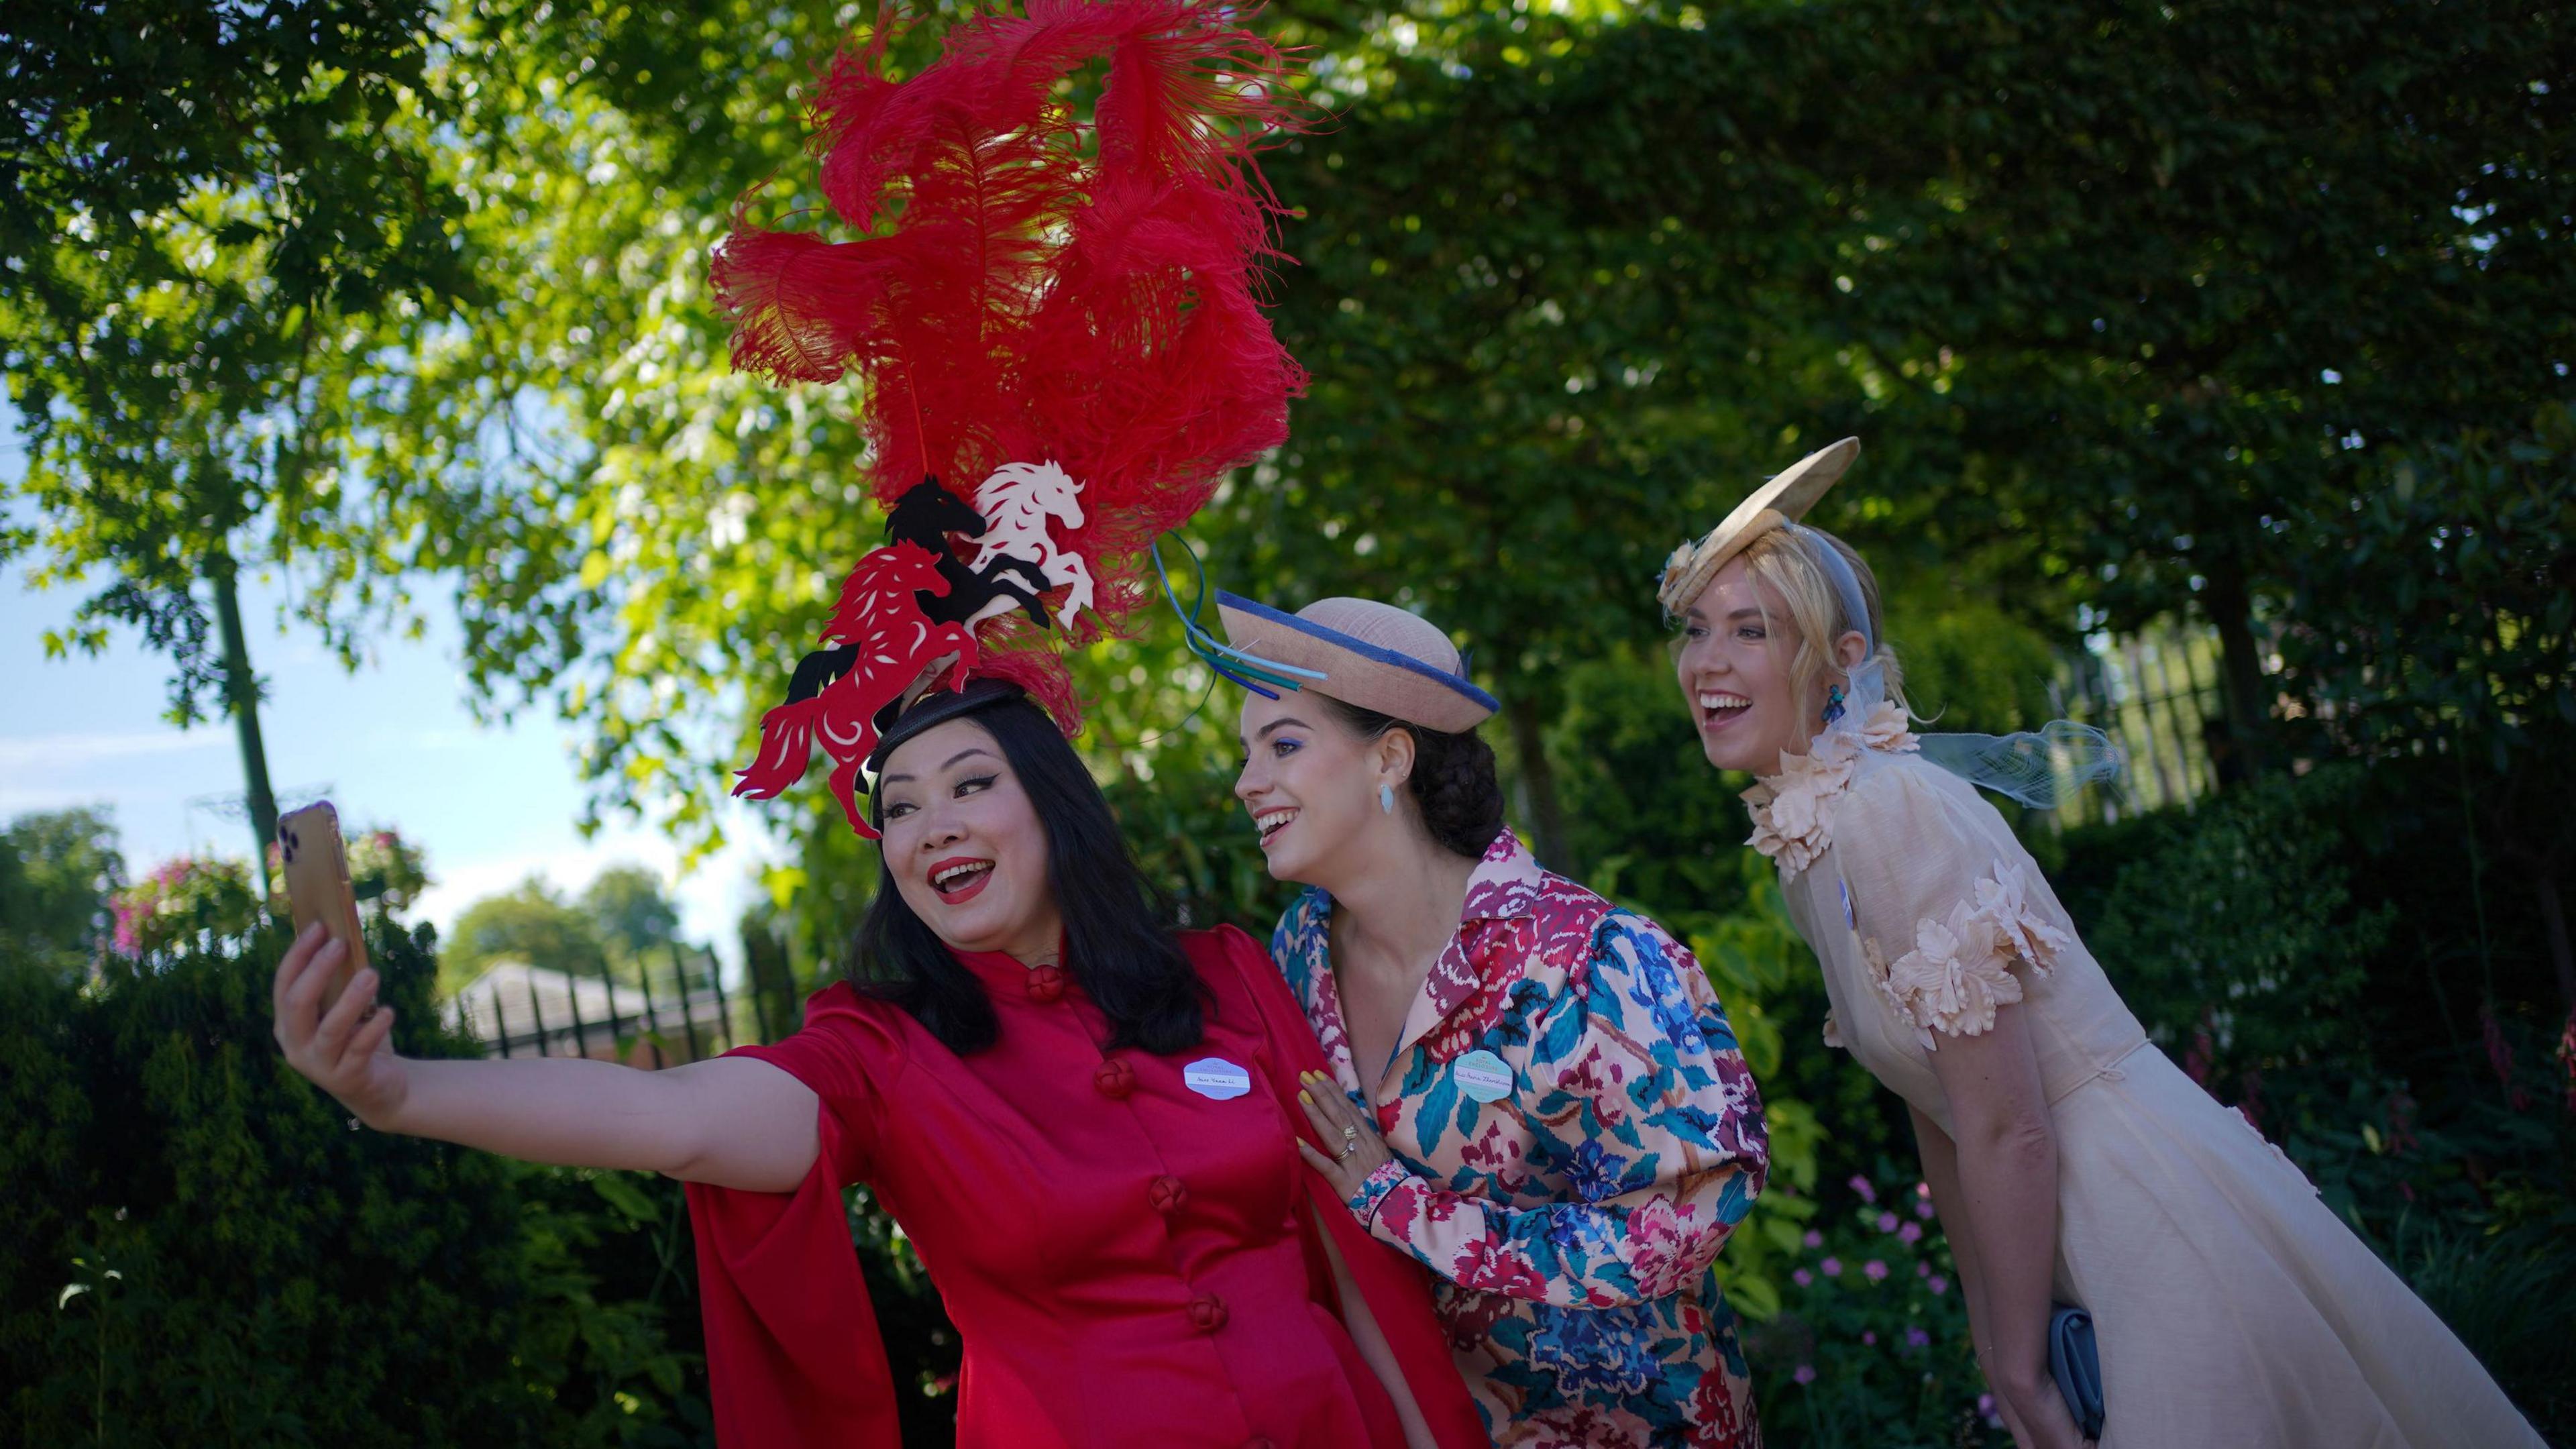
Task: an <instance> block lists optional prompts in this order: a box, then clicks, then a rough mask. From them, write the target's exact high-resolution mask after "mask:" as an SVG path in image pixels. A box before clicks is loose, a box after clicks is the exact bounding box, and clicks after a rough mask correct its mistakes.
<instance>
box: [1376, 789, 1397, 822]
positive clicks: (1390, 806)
mask: <svg viewBox="0 0 2576 1449" xmlns="http://www.w3.org/2000/svg"><path fill="white" fill-rule="evenodd" d="M1377 808H1378V809H1379V810H1381V811H1383V812H1384V813H1386V814H1388V815H1392V814H1394V813H1395V787H1394V786H1393V785H1380V786H1378V787H1377Z"/></svg>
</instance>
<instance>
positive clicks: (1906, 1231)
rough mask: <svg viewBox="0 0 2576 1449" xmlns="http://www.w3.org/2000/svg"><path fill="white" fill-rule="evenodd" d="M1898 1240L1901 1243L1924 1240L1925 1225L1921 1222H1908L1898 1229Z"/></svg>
mask: <svg viewBox="0 0 2576 1449" xmlns="http://www.w3.org/2000/svg"><path fill="white" fill-rule="evenodd" d="M1896 1240H1897V1241H1898V1242H1900V1243H1919V1242H1921V1241H1923V1225H1922V1224H1920V1223H1907V1224H1906V1225H1905V1226H1903V1227H1901V1228H1898V1229H1897V1230H1896Z"/></svg>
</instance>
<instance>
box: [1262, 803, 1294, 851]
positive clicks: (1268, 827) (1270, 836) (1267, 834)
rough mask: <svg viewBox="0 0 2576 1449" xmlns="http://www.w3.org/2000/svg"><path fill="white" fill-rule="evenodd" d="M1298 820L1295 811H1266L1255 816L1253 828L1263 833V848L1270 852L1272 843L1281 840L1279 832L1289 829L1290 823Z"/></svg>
mask: <svg viewBox="0 0 2576 1449" xmlns="http://www.w3.org/2000/svg"><path fill="white" fill-rule="evenodd" d="M1296 818H1297V812H1296V811H1295V810H1294V809H1284V808H1283V809H1279V810H1264V811H1262V812H1261V813H1260V814H1258V815H1255V816H1253V817H1252V828H1253V829H1255V830H1258V831H1260V832H1261V848H1262V849H1264V850H1268V849H1269V848H1270V842H1272V841H1274V840H1277V839H1278V838H1279V832H1280V831H1282V830H1285V829H1287V828H1288V822H1289V821H1291V820H1294V819H1296Z"/></svg>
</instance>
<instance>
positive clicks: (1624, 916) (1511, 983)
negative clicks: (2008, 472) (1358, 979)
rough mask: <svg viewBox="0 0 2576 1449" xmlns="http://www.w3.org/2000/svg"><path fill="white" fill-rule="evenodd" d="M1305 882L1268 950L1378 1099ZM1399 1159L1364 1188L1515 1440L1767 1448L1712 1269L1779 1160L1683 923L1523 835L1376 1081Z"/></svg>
mask: <svg viewBox="0 0 2576 1449" xmlns="http://www.w3.org/2000/svg"><path fill="white" fill-rule="evenodd" d="M1332 912H1333V899H1332V897H1331V896H1330V895H1328V894H1326V893H1325V892H1323V891H1321V890H1309V891H1307V892H1306V894H1305V895H1304V896H1302V897H1301V898H1299V899H1298V901H1297V902H1296V904H1294V905H1292V906H1291V907H1290V908H1289V909H1288V912H1287V914H1286V915H1285V916H1283V917H1281V919H1280V922H1279V929H1278V932H1277V934H1276V935H1275V936H1274V937H1273V938H1272V942H1271V953H1272V955H1273V956H1274V957H1276V958H1277V960H1278V962H1279V968H1280V971H1281V972H1282V973H1283V974H1284V975H1285V976H1286V977H1287V980H1288V985H1289V988H1290V990H1292V991H1293V992H1295V993H1296V995H1297V999H1298V1000H1299V1002H1300V1003H1301V1004H1303V1006H1304V1007H1305V1010H1306V1017H1307V1020H1308V1021H1309V1022H1310V1023H1312V1024H1313V1026H1314V1028H1315V1035H1316V1036H1317V1038H1318V1039H1320V1040H1321V1041H1322V1043H1323V1046H1324V1055H1325V1057H1326V1058H1327V1059H1328V1060H1329V1061H1330V1062H1331V1063H1332V1069H1333V1074H1334V1076H1335V1077H1336V1078H1337V1079H1338V1080H1339V1081H1340V1083H1341V1086H1342V1089H1343V1090H1344V1091H1345V1092H1347V1093H1349V1094H1350V1096H1351V1099H1352V1101H1353V1102H1354V1103H1356V1104H1358V1105H1360V1106H1361V1107H1362V1108H1363V1109H1364V1110H1365V1109H1366V1108H1367V1107H1368V1106H1369V1104H1370V1100H1371V1093H1369V1092H1364V1091H1363V1090H1362V1086H1363V1084H1362V1081H1361V1077H1360V1074H1359V1071H1358V1070H1357V1068H1356V1066H1355V1064H1354V1063H1353V1061H1352V1059H1351V1045H1350V1038H1349V1034H1348V1032H1347V1030H1346V1029H1345V1026H1344V1023H1343V1019H1342V1009H1341V1001H1340V997H1339V993H1338V991H1337V989H1336V987H1335V983H1334V979H1333V970H1332V947H1331V942H1330V934H1329V933H1330V927H1331V923H1332ZM1367 1085H1368V1086H1370V1087H1373V1088H1374V1089H1375V1091H1374V1096H1375V1098H1376V1099H1377V1100H1379V1101H1382V1102H1383V1103H1384V1104H1385V1105H1383V1106H1381V1107H1378V1108H1377V1123H1378V1127H1379V1129H1380V1130H1381V1131H1382V1132H1383V1133H1384V1134H1385V1137H1386V1143H1387V1146H1388V1148H1389V1149H1390V1150H1391V1151H1392V1152H1393V1153H1394V1158H1393V1160H1392V1161H1390V1162H1388V1163H1387V1164H1386V1165H1385V1166H1383V1167H1381V1168H1379V1169H1378V1171H1377V1172H1375V1173H1373V1174H1372V1175H1371V1176H1370V1177H1369V1179H1368V1181H1367V1182H1365V1183H1364V1184H1362V1185H1361V1187H1360V1190H1359V1191H1358V1192H1357V1193H1356V1194H1355V1195H1354V1196H1353V1197H1352V1198H1351V1201H1350V1208H1351V1211H1352V1212H1353V1213H1354V1214H1355V1215H1357V1216H1358V1217H1359V1219H1360V1221H1361V1222H1363V1223H1365V1224H1367V1225H1368V1227H1369V1229H1370V1231H1371V1232H1373V1233H1374V1234H1375V1235H1376V1236H1378V1237H1379V1238H1382V1239H1384V1240H1385V1241H1387V1242H1389V1243H1392V1244H1394V1245H1395V1246H1397V1247H1399V1248H1402V1249H1403V1250H1405V1251H1406V1252H1408V1253H1410V1254H1412V1255H1413V1256H1414V1257H1416V1258H1418V1259H1420V1260H1421V1261H1422V1262H1423V1263H1424V1264H1426V1265H1427V1266H1429V1267H1430V1269H1431V1270H1432V1272H1433V1274H1434V1284H1433V1295H1434V1303H1435V1307H1436V1309H1437V1312H1438V1314H1439V1317H1440V1320H1441V1322H1442V1324H1443V1325H1444V1326H1445V1327H1446V1328H1447V1330H1448V1332H1449V1335H1450V1346H1451V1347H1452V1349H1453V1350H1454V1351H1455V1352H1456V1355H1457V1361H1458V1367H1459V1370H1460V1371H1461V1372H1462V1373H1463V1374H1465V1376H1466V1379H1467V1384H1468V1389H1469V1391H1470V1392H1471V1393H1472V1394H1473V1395H1474V1396H1475V1399H1476V1405H1477V1408H1478V1409H1479V1410H1480V1411H1482V1412H1483V1414H1484V1415H1485V1418H1486V1421H1487V1424H1488V1426H1489V1427H1490V1428H1491V1429H1492V1431H1493V1434H1494V1438H1495V1440H1496V1442H1497V1443H1498V1444H1501V1445H1504V1446H1507V1449H1558V1446H1565V1449H1573V1446H1626V1445H1636V1446H1645V1445H1658V1446H1665V1445H1673V1446H1680V1445H1689V1446H1711V1449H1715V1446H1727V1449H1736V1446H1754V1445H1758V1444H1759V1443H1760V1442H1761V1436H1760V1432H1759V1430H1758V1429H1757V1428H1756V1426H1755V1422H1754V1416H1753V1398H1752V1389H1751V1385H1750V1383H1749V1382H1748V1379H1747V1374H1746V1370H1745V1363H1744V1354H1743V1351H1742V1349H1741V1348H1740V1347H1739V1346H1738V1344H1737V1342H1736V1331H1735V1318H1734V1314H1733V1313H1732V1312H1731V1311H1730V1310H1729V1309H1728V1308H1727V1306H1726V1303H1725V1301H1724V1299H1723V1298H1722V1296H1721V1295H1720V1293H1719V1290H1718V1285H1717V1276H1716V1274H1715V1272H1714V1271H1713V1270H1712V1268H1711V1266H1710V1265H1711V1264H1712V1263H1713V1262H1715V1260H1716V1258H1717V1254H1718V1250H1719V1248H1721V1247H1722V1246H1724V1244H1725V1242H1726V1239H1727V1235H1728V1234H1729V1233H1730V1232H1732V1231H1733V1230H1734V1227H1735V1225H1736V1224H1737V1223H1739V1222H1741V1221H1743V1219H1744V1215H1745V1213H1746V1212H1747V1211H1748V1210H1749V1209H1750V1208H1751V1207H1752V1205H1753V1199H1754V1196H1755V1195H1756V1194H1757V1193H1759V1192H1760V1191H1761V1190H1762V1183H1763V1177H1764V1174H1765V1172H1766V1171H1767V1169H1768V1167H1769V1151H1770V1148H1769V1142H1768V1139H1767V1138H1766V1136H1765V1134H1764V1130H1763V1122H1762V1104H1761V1099H1760V1097H1759V1096H1758V1094H1757V1093H1756V1092H1755V1090H1754V1085H1753V1076H1752V1073H1751V1072H1750V1071H1749V1070H1748V1069H1747V1068H1746V1066H1745V1064H1744V1058H1743V1056H1742V1055H1741V1054H1740V1053H1739V1052H1738V1051H1737V1049H1736V1044H1735V1033H1734V1030H1733V1028H1732V1027H1730V1026H1729V1025H1728V1024H1727V1019H1726V1010H1725V1008H1724V1007H1722V1006H1721V1005H1719V1003H1718V1000H1717V996H1716V993H1715V992H1714V991H1713V990H1712V989H1711V988H1710V986H1709V983H1708V978H1707V977H1706V976H1705V975H1703V974H1702V973H1701V971H1700V968H1699V963H1698V962H1697V961H1695V960H1693V959H1692V957H1691V954H1690V952H1689V950H1688V949H1687V948H1685V947H1684V946H1682V945H1681V944H1680V943H1679V942H1677V941H1675V940H1674V939H1673V938H1672V937H1671V936H1670V935H1668V934H1666V933H1665V931H1664V930H1663V928H1662V927H1660V926H1658V925H1656V924H1655V923H1654V922H1652V921H1650V920H1647V919H1646V918H1644V917H1643V916H1639V915H1637V914H1636V913H1634V912H1632V911H1626V910H1621V909H1619V908H1618V907H1615V906H1613V905H1611V904H1610V903H1609V902H1608V901H1605V900H1603V899H1602V898H1601V897H1599V896H1597V895H1594V894H1593V893H1592V892H1590V891H1588V890H1585V889H1584V888H1583V887H1581V886H1579V885H1576V884H1574V883H1573V882H1572V881H1569V880H1566V879H1564V878H1563V877H1561V876H1557V875H1554V874H1551V873H1550V872H1548V871H1545V870H1542V869H1541V868H1540V867H1539V865H1538V863H1537V862H1536V861H1535V860H1533V859H1532V858H1531V857H1530V854H1529V852H1528V850H1527V849H1525V848H1524V847H1523V846H1522V845H1521V843H1520V842H1519V841H1518V840H1517V839H1515V838H1514V837H1513V836H1512V834H1511V833H1510V832H1509V831H1505V832H1503V833H1502V834H1501V835H1499V836H1497V837H1496V838H1495V840H1494V843H1493V845H1492V847H1491V848H1490V849H1488V850H1487V851H1486V853H1485V856H1484V858H1483V860H1482V861H1480V862H1479V863H1478V865H1477V867H1476V871H1475V875H1474V877H1473V878H1472V879H1471V880H1470V882H1469V884H1468V888H1467V900H1466V905H1465V908H1464V910H1463V911H1462V912H1461V919H1460V921H1459V923H1458V930H1457V932H1456V934H1455V935H1453V936H1452V937H1451V938H1450V941H1449V944H1448V946H1447V947H1446V948H1445V949H1444V950H1443V951H1442V953H1441V956H1440V960H1439V961H1438V963H1437V964H1435V965H1434V966H1433V967H1432V969H1431V974H1430V976H1429V977H1428V978H1427V979H1426V980H1425V981H1424V983H1423V988H1422V994H1421V995H1420V996H1419V997H1417V998H1416V999H1415V1000H1414V1002H1413V1005H1412V1008H1411V1010H1410V1011H1409V1012H1408V1014H1407V1015H1406V1018H1405V1022H1404V1027H1403V1030H1402V1032H1401V1034H1400V1035H1399V1037H1398V1042H1397V1046H1396V1050H1395V1055H1394V1058H1393V1060H1392V1061H1390V1062H1389V1063H1387V1065H1386V1070H1385V1072H1384V1074H1383V1075H1382V1076H1380V1077H1378V1078H1377V1079H1376V1080H1374V1081H1372V1082H1370V1083H1368V1084H1367Z"/></svg>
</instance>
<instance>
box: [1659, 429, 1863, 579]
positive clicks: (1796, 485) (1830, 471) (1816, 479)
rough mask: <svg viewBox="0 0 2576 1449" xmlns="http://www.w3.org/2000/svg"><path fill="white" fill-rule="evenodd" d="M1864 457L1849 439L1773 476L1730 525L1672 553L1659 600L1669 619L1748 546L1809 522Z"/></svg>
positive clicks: (1728, 520)
mask: <svg viewBox="0 0 2576 1449" xmlns="http://www.w3.org/2000/svg"><path fill="white" fill-rule="evenodd" d="M1858 457H1860V439H1858V438H1845V439H1843V440H1842V441H1841V442H1839V443H1830V444H1827V445H1826V446H1824V447H1821V448H1818V449H1817V450H1816V451H1814V452H1812V453H1809V454H1808V455H1807V456H1805V457H1803V458H1800V459H1799V460H1798V461H1797V462H1795V463H1792V464H1790V465H1789V466H1788V467H1787V468H1786V469H1783V470H1782V471H1781V472H1779V473H1777V474H1775V475H1773V476H1772V478H1771V480H1770V481H1769V482H1767V483H1764V484H1763V485H1762V486H1761V487H1759V488H1756V489H1754V490H1753V493H1752V496H1751V497H1748V498H1746V499H1745V500H1744V501H1743V502H1742V503H1739V504H1737V505H1735V511H1734V512H1733V513H1730V514H1728V515H1726V521H1725V522H1723V523H1721V524H1719V525H1718V526H1717V527H1715V528H1712V529H1710V530H1709V531H1708V536H1707V537H1705V538H1703V539H1701V540H1700V541H1699V542H1697V543H1685V544H1683V545H1682V546H1681V547H1679V548H1677V549H1674V550H1673V556H1672V557H1671V558H1669V559H1667V560H1665V561H1664V576H1663V579H1662V580H1661V581H1660V582H1658V583H1657V584H1656V585H1655V598H1656V599H1657V600H1658V601H1659V602H1661V603H1662V604H1663V606H1664V612H1665V613H1667V614H1674V615H1678V614H1680V613H1681V612H1682V611H1683V610H1685V609H1687V608H1689V607H1690V606H1691V600H1693V599H1696V598H1698V597H1699V596H1700V593H1701V591H1702V590H1704V589H1706V588H1707V587H1708V581H1709V580H1711V579H1713V578H1716V577H1717V571H1718V570H1719V569H1722V568H1724V567H1726V562H1727V560H1729V559H1731V558H1733V557H1735V556H1736V555H1737V554H1739V553H1742V552H1744V546H1745V545H1746V544H1748V543H1751V542H1752V541H1753V540H1755V539H1757V538H1760V537H1761V536H1762V535H1764V534H1766V533H1769V532H1770V531H1771V530H1773V529H1775V528H1785V527H1787V526H1788V525H1790V524H1792V523H1795V522H1797V521H1798V520H1799V519H1801V518H1804V517H1806V516H1807V510H1808V509H1810V508H1813V507H1815V506H1816V500H1817V499H1819V498H1822V497H1824V496H1825V490H1826V489H1828V488H1831V487H1833V486H1834V484H1835V482H1836V481H1837V480H1839V479H1840V478H1841V477H1842V476H1843V473H1844V472H1845V471H1846V470H1848V469H1849V468H1850V467H1851V465H1852V462H1853V460H1854V459H1857V458H1858Z"/></svg>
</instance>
